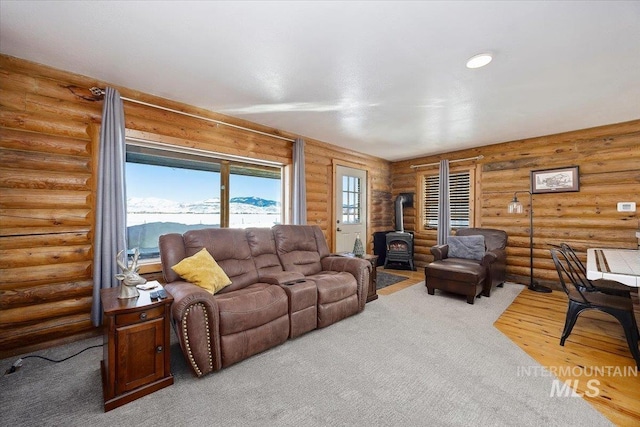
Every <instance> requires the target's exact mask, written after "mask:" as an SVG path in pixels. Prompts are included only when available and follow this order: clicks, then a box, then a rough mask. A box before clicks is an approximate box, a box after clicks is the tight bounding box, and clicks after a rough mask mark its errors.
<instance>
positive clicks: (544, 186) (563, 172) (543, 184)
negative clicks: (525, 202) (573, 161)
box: [531, 166, 580, 194]
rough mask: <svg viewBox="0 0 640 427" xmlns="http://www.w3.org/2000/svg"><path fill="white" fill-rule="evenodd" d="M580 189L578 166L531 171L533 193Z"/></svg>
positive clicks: (564, 191) (563, 191)
mask: <svg viewBox="0 0 640 427" xmlns="http://www.w3.org/2000/svg"><path fill="white" fill-rule="evenodd" d="M570 191H580V174H579V171H578V166H567V167H564V168H555V169H540V170H535V171H531V193H533V194H538V193H566V192H570Z"/></svg>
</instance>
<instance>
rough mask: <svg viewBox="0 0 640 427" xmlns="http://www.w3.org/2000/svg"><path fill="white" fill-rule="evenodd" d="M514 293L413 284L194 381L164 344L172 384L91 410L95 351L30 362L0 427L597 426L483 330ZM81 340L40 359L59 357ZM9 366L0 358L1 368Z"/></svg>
mask: <svg viewBox="0 0 640 427" xmlns="http://www.w3.org/2000/svg"><path fill="white" fill-rule="evenodd" d="M521 289H522V286H519V285H506V286H505V288H504V289H497V290H495V292H493V293H492V296H491V298H481V299H479V300H478V301H476V303H475V304H474V305H469V304H467V303H466V302H465V301H464V299H460V298H458V297H455V296H447V295H435V296H432V295H428V294H427V290H426V288H425V287H424V283H420V284H417V285H414V286H411V287H409V288H407V289H404V290H402V291H399V292H396V293H394V294H392V295H385V296H381V297H380V298H379V299H378V300H376V301H374V302H371V303H369V304H367V307H366V309H365V311H364V312H363V313H361V314H358V315H356V316H353V317H351V318H349V319H346V320H344V321H342V322H339V323H337V324H335V325H332V326H330V327H328V328H325V329H321V330H317V331H313V332H311V333H308V334H306V335H304V336H302V337H300V338H298V339H295V340H292V341H288V342H287V343H285V344H283V345H281V346H279V347H276V348H274V349H271V350H269V351H266V352H264V353H262V354H259V355H257V356H254V357H252V358H250V359H248V360H245V361H243V362H241V363H239V364H236V365H234V366H232V367H230V368H227V369H225V370H222V371H220V372H218V373H214V374H211V375H208V376H206V377H204V378H201V379H197V378H195V377H194V376H193V375H192V374H191V372H190V371H189V370H188V369H187V366H186V364H185V362H184V359H183V358H182V354H181V352H180V350H179V348H178V346H177V344H175V343H174V344H173V345H172V348H171V352H172V371H173V372H174V375H175V384H174V385H173V386H170V387H168V388H166V389H163V390H160V391H158V392H156V393H154V394H152V395H149V396H146V397H144V398H142V399H139V400H136V401H134V402H131V403H129V404H127V405H125V406H123V407H120V408H117V409H115V410H113V411H111V412H108V413H103V411H102V389H101V383H100V369H99V364H100V359H101V357H102V353H101V351H100V349H93V350H89V351H87V352H85V353H83V354H81V355H79V356H77V357H75V358H73V359H70V360H68V361H66V362H62V363H58V364H51V363H49V362H45V361H40V360H36V359H28V361H25V365H24V367H23V368H22V369H21V370H20V371H18V372H16V373H14V374H11V375H9V376H4V377H2V378H1V379H0V404H1V405H2V406H1V407H2V411H1V412H0V420H1V424H2V425H7V426H52V425H60V426H91V427H99V426H131V425H143V426H186V425H189V426H399V425H404V426H444V425H450V426H514V425H519V426H540V425H545V426H554V425H556V426H571V425H575V426H584V425H589V426H605V425H610V423H609V422H608V421H607V420H606V419H605V418H604V417H603V416H602V415H601V414H600V413H598V412H597V411H595V410H594V409H593V408H592V407H591V406H590V405H589V404H587V403H586V402H584V401H583V400H582V399H577V398H557V397H556V398H550V397H549V392H550V387H551V382H552V380H553V377H550V376H536V377H521V376H518V369H519V367H526V366H532V365H537V363H536V362H535V361H534V360H533V359H531V358H530V357H529V356H527V355H526V354H525V353H524V352H523V351H522V350H520V349H519V348H518V347H517V346H515V345H514V344H513V343H512V342H511V341H510V340H509V339H508V338H506V337H505V336H504V335H503V334H502V333H501V332H499V331H498V330H496V329H495V328H494V327H493V326H492V325H493V322H494V321H495V320H496V319H497V318H498V317H499V316H500V314H501V313H502V312H503V311H504V310H505V309H506V308H507V307H508V306H509V304H510V303H511V301H513V299H514V298H515V297H516V295H517V294H518V293H519V291H520V290H521ZM97 342H98V343H99V340H96V339H93V340H85V341H83V342H79V343H74V344H73V345H68V346H64V347H60V348H55V349H50V350H48V351H46V352H43V354H46V355H47V356H49V357H55V358H62V357H65V356H67V355H69V354H72V353H73V352H75V351H78V350H81V349H82V348H84V347H86V346H88V345H90V344H95V343H97ZM13 360H14V359H11V360H3V361H0V369H2V372H4V370H5V369H7V368H8V367H9V366H10V364H11V362H12V361H13Z"/></svg>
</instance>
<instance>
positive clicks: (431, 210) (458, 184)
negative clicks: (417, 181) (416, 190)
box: [422, 170, 473, 230]
mask: <svg viewBox="0 0 640 427" xmlns="http://www.w3.org/2000/svg"><path fill="white" fill-rule="evenodd" d="M439 181H440V179H439V176H438V175H437V174H435V175H427V174H425V175H423V176H422V189H423V201H422V202H423V210H422V211H423V216H422V225H423V227H424V229H425V230H426V229H435V228H438V208H439V207H438V193H439V191H438V187H439ZM471 183H472V174H471V171H469V170H466V171H462V172H452V173H450V174H449V194H450V203H449V206H450V208H451V227H452V228H464V227H470V226H471V224H472V222H473V218H472V211H473V210H472V206H473V205H472V203H473V199H472V191H471V189H472V186H471Z"/></svg>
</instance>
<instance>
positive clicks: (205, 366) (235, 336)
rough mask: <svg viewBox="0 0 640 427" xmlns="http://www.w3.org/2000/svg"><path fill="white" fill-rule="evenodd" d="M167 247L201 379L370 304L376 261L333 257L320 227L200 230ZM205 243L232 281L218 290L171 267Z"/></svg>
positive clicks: (181, 326)
mask: <svg viewBox="0 0 640 427" xmlns="http://www.w3.org/2000/svg"><path fill="white" fill-rule="evenodd" d="M159 246H160V257H161V262H162V271H163V274H164V278H165V281H166V285H165V288H166V289H167V291H169V293H170V294H171V295H172V296H173V298H174V303H173V305H172V307H171V315H172V323H173V325H174V329H175V331H176V334H177V335H178V338H179V341H180V346H181V348H182V351H183V353H184V355H185V358H186V359H187V361H188V363H189V364H190V365H191V368H192V369H193V371H194V373H195V374H196V375H197V376H199V377H200V376H202V375H205V374H207V373H209V372H212V371H218V370H220V369H222V368H225V367H227V366H229V365H231V364H233V363H236V362H239V361H241V360H243V359H246V358H248V357H250V356H252V355H254V354H256V353H259V352H261V351H264V350H267V349H269V348H271V347H274V346H276V345H279V344H282V343H283V342H285V341H286V340H287V339H288V338H295V337H297V336H300V335H302V334H304V333H306V332H309V331H311V330H313V329H316V328H323V327H325V326H328V325H331V324H332V323H335V322H337V321H339V320H342V319H344V318H346V317H348V316H351V315H353V314H356V313H359V312H361V311H362V310H364V306H365V303H366V299H367V291H368V286H369V275H370V272H371V264H370V263H369V262H367V261H365V260H362V259H358V258H347V257H340V256H335V255H331V254H330V253H329V249H328V246H327V242H326V240H325V238H324V235H323V234H322V231H321V230H320V228H319V227H318V226H307V225H276V226H274V227H273V228H247V229H230V228H210V229H203V230H192V231H188V232H186V233H184V234H175V233H174V234H166V235H163V236H161V237H160V242H159ZM202 248H206V249H207V251H208V252H209V253H210V254H211V255H212V256H213V258H214V259H215V260H216V261H217V263H218V265H219V266H220V267H221V268H222V269H223V270H224V272H225V273H226V274H227V276H229V278H230V279H231V281H232V283H231V285H229V286H227V287H225V288H223V289H222V290H220V291H219V292H218V293H216V294H215V295H213V294H211V293H209V292H207V291H206V290H205V289H203V288H201V287H199V286H196V285H194V284H192V283H190V282H187V281H185V280H183V279H182V278H181V277H180V276H179V275H178V274H177V273H175V272H174V271H173V270H172V269H171V267H172V266H174V265H176V264H177V263H178V262H180V261H181V260H183V259H184V258H187V257H190V256H192V255H194V254H196V253H197V252H199V251H200V250H201V249H202Z"/></svg>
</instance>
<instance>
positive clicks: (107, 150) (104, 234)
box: [91, 88, 127, 326]
mask: <svg viewBox="0 0 640 427" xmlns="http://www.w3.org/2000/svg"><path fill="white" fill-rule="evenodd" d="M105 92H106V93H105V98H104V104H103V106H102V126H101V128H100V150H99V158H98V171H97V173H98V188H97V192H96V224H95V237H94V247H93V305H92V307H91V320H92V321H93V324H94V325H95V326H100V324H101V322H102V305H101V303H100V289H103V288H111V287H113V286H117V285H118V281H117V280H116V278H115V275H116V274H118V273H119V271H118V265H117V263H116V255H117V254H118V252H120V251H121V250H126V249H127V216H126V214H127V205H126V193H125V176H124V170H125V161H126V157H125V156H126V150H125V133H124V129H125V122H124V107H123V106H122V100H121V99H120V93H118V91H117V90H115V89H112V88H107V89H106V91H105Z"/></svg>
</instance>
